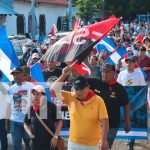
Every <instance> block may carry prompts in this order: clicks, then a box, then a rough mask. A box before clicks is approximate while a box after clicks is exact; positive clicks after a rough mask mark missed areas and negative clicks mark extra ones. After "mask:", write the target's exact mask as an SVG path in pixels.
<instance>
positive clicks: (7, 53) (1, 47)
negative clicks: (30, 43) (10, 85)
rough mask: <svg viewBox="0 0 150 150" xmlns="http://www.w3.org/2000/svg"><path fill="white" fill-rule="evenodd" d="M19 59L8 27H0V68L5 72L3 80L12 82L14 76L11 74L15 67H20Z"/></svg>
mask: <svg viewBox="0 0 150 150" xmlns="http://www.w3.org/2000/svg"><path fill="white" fill-rule="evenodd" d="M19 66H20V64H19V61H18V58H17V56H16V53H15V51H14V48H13V46H12V44H11V42H10V40H9V39H8V37H7V34H6V28H5V26H3V27H2V28H0V70H1V71H2V72H3V78H2V81H3V82H10V81H12V80H13V76H12V75H10V73H11V71H12V69H13V68H15V67H19Z"/></svg>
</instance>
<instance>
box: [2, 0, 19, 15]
mask: <svg viewBox="0 0 150 150" xmlns="http://www.w3.org/2000/svg"><path fill="white" fill-rule="evenodd" d="M0 14H1V15H13V14H17V13H16V12H15V11H14V9H13V7H12V5H9V3H7V2H4V1H0Z"/></svg>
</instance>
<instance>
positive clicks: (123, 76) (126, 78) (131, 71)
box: [117, 56, 145, 86]
mask: <svg viewBox="0 0 150 150" xmlns="http://www.w3.org/2000/svg"><path fill="white" fill-rule="evenodd" d="M134 58H135V57H134V56H131V57H129V58H127V59H125V62H126V69H125V70H124V71H121V72H120V73H119V75H118V78H117V81H118V83H120V84H121V85H123V86H140V85H145V79H144V76H143V74H142V73H141V72H139V71H137V70H135V59H134Z"/></svg>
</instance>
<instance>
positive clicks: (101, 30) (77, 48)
mask: <svg viewBox="0 0 150 150" xmlns="http://www.w3.org/2000/svg"><path fill="white" fill-rule="evenodd" d="M119 21H120V19H118V18H110V19H107V20H104V21H101V22H98V23H95V24H92V25H89V26H85V27H83V28H80V29H78V30H76V31H72V32H71V33H70V34H69V35H67V36H65V37H63V38H62V39H60V40H59V41H57V42H56V43H55V44H53V45H52V46H51V47H50V48H49V49H48V50H47V52H46V53H45V55H44V56H43V57H42V58H41V59H43V60H49V61H50V60H57V61H59V62H70V61H72V60H74V58H77V56H79V53H80V54H81V55H82V54H83V53H82V52H83V51H89V46H90V50H91V51H92V49H91V45H92V44H93V43H94V42H95V43H94V44H95V45H96V44H97V42H96V41H98V40H100V39H102V38H103V37H104V36H106V34H107V33H108V32H109V31H110V30H111V29H112V28H113V27H114V26H115V25H116V24H117V23H118V22H119ZM92 46H94V45H92ZM84 54H85V53H84ZM80 58H81V57H80Z"/></svg>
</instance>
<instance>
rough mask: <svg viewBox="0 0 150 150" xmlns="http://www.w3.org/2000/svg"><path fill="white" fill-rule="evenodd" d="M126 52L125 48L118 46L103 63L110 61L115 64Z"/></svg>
mask: <svg viewBox="0 0 150 150" xmlns="http://www.w3.org/2000/svg"><path fill="white" fill-rule="evenodd" d="M125 54H127V51H126V49H125V48H123V47H122V48H119V49H118V50H117V51H115V52H114V53H112V54H111V55H110V56H109V58H108V59H106V61H105V63H111V64H114V65H115V66H116V64H117V63H118V61H119V60H120V59H121V58H122V57H123V56H124V55H125Z"/></svg>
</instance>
